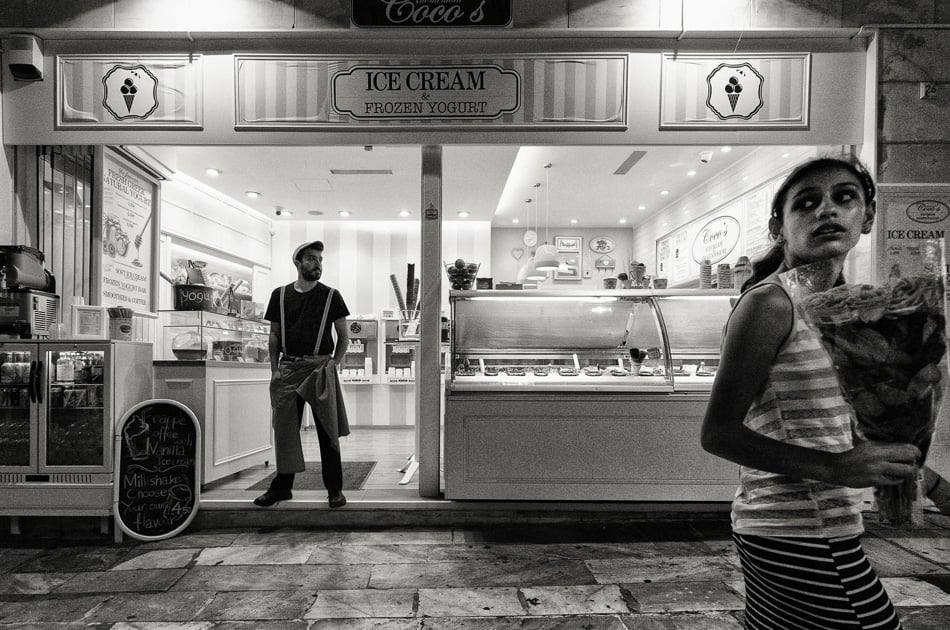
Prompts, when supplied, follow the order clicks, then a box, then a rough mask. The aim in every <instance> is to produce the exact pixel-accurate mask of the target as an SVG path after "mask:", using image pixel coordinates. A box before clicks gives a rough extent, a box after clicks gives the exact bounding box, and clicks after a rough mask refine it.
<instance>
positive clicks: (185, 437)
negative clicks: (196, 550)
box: [113, 400, 201, 540]
mask: <svg viewBox="0 0 950 630" xmlns="http://www.w3.org/2000/svg"><path fill="white" fill-rule="evenodd" d="M115 440H116V446H115V451H116V453H115V462H116V469H115V496H114V501H113V508H114V514H115V520H116V524H117V525H118V527H120V528H121V529H122V531H124V532H125V533H127V534H128V535H129V536H132V537H133V538H137V539H139V540H160V539H162V538H169V537H171V536H174V535H175V534H178V533H179V532H181V531H182V530H184V529H185V528H186V527H188V524H189V523H191V521H192V519H193V518H194V517H195V513H196V512H197V510H198V494H199V491H200V486H199V484H198V471H199V470H201V461H200V454H201V450H200V448H199V444H200V443H201V428H200V427H199V426H198V419H197V418H196V417H195V414H194V413H193V412H192V411H191V410H190V409H189V408H188V407H186V406H185V405H183V404H181V403H179V402H177V401H174V400H147V401H145V402H141V403H139V404H137V405H135V406H134V407H132V408H131V409H129V411H127V412H126V413H125V415H123V416H122V419H121V420H120V421H119V426H118V430H117V431H116V438H115Z"/></svg>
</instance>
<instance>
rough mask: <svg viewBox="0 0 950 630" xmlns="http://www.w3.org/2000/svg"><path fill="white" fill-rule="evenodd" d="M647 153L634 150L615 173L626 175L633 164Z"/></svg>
mask: <svg viewBox="0 0 950 630" xmlns="http://www.w3.org/2000/svg"><path fill="white" fill-rule="evenodd" d="M646 154H647V152H646V151H634V152H633V153H631V154H630V155H628V156H627V159H626V160H624V161H623V164H621V165H620V166H618V167H617V170H616V171H614V175H626V174H627V172H628V171H629V170H630V169H631V168H633V166H634V165H635V164H636V163H637V162H639V161H640V160H641V159H642V158H643V156H644V155H646Z"/></svg>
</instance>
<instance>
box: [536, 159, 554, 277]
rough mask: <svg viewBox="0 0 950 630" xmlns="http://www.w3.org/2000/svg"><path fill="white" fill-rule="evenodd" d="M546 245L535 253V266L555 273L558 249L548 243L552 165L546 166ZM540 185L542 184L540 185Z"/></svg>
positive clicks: (540, 269) (539, 269)
mask: <svg viewBox="0 0 950 630" xmlns="http://www.w3.org/2000/svg"><path fill="white" fill-rule="evenodd" d="M544 178H545V184H546V185H545V187H544V243H543V244H542V245H541V247H539V248H538V250H537V251H536V252H535V253H534V266H535V268H537V270H538V271H544V272H547V271H554V270H555V269H557V268H558V265H559V264H560V261H559V260H558V259H557V249H555V247H554V245H551V243H550V242H549V241H548V228H549V227H550V225H549V223H550V218H551V217H550V214H551V197H550V190H551V164H550V163H548V164H545V165H544ZM539 185H540V184H539Z"/></svg>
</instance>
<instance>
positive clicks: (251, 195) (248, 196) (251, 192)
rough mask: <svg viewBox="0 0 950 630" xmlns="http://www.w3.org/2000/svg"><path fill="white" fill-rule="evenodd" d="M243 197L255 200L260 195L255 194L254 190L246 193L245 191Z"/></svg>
mask: <svg viewBox="0 0 950 630" xmlns="http://www.w3.org/2000/svg"><path fill="white" fill-rule="evenodd" d="M244 195H245V196H246V197H247V198H248V199H257V198H258V197H260V196H261V193H259V192H257V191H256V190H248V191H245V193H244Z"/></svg>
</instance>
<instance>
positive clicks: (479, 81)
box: [332, 64, 521, 120]
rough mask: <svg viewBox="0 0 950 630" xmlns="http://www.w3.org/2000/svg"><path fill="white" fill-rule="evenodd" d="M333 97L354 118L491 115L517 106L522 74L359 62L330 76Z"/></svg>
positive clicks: (479, 67) (488, 67)
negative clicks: (331, 77)
mask: <svg viewBox="0 0 950 630" xmlns="http://www.w3.org/2000/svg"><path fill="white" fill-rule="evenodd" d="M332 103H333V109H334V110H335V111H336V112H338V113H340V114H347V115H349V116H352V117H353V118H355V119H357V120H360V119H362V120H366V119H370V120H374V119H375V120H385V119H390V120H391V119H433V118H440V119H466V118H467V119H472V118H476V119H477V118H481V119H486V118H488V119H490V118H497V117H499V116H501V115H502V114H507V113H512V112H516V111H518V109H519V108H520V107H521V76H520V75H519V74H518V73H517V72H514V71H512V70H506V69H504V68H501V67H500V66H497V65H493V64H486V65H451V66H359V65H358V66H353V67H351V68H349V69H347V70H345V71H343V72H338V73H337V74H335V75H334V76H333V79H332Z"/></svg>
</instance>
